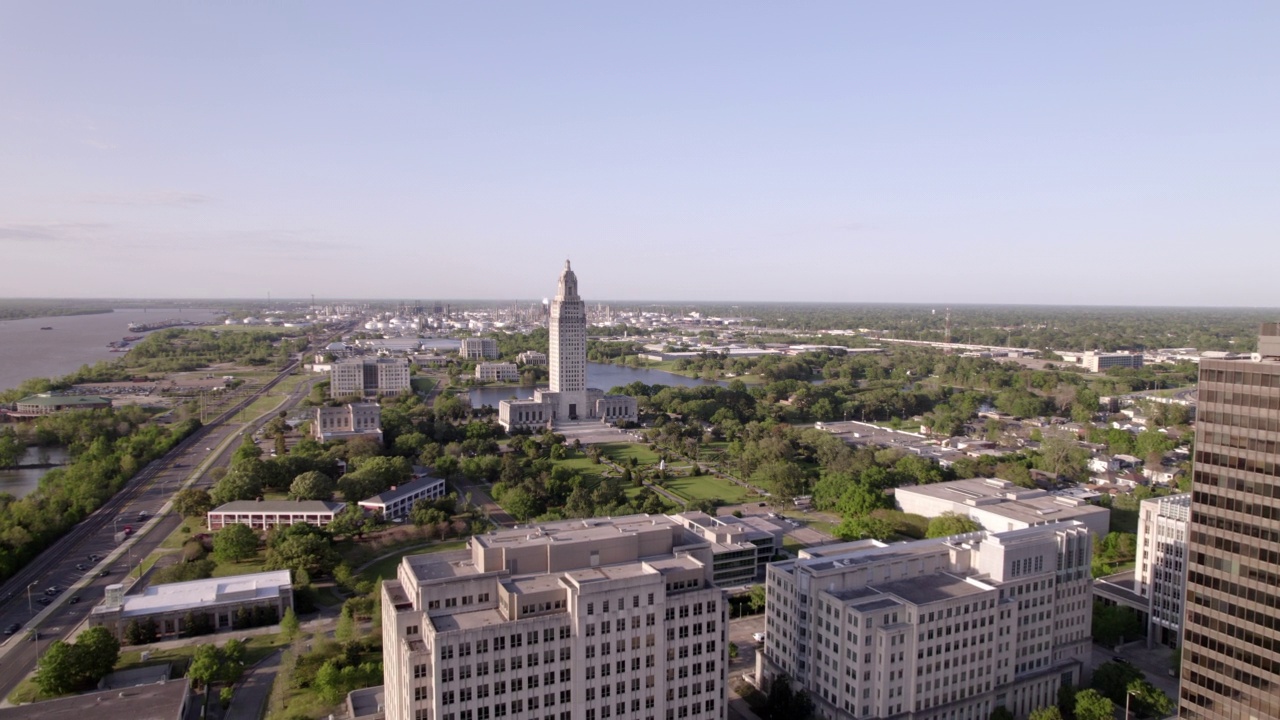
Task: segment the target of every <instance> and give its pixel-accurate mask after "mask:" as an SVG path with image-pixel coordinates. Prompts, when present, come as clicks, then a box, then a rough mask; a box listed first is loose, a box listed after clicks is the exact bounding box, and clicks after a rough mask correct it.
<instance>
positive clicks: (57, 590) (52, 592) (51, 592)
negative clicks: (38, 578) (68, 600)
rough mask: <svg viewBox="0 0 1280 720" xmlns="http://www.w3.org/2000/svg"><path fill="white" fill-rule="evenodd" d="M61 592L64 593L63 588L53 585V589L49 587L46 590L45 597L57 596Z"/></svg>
mask: <svg viewBox="0 0 1280 720" xmlns="http://www.w3.org/2000/svg"><path fill="white" fill-rule="evenodd" d="M60 592H62V588H61V587H59V586H57V585H53V586H51V587H47V588H45V589H44V594H45V595H57V594H58V593H60Z"/></svg>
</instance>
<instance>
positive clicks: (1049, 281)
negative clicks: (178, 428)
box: [0, 0, 1280, 306]
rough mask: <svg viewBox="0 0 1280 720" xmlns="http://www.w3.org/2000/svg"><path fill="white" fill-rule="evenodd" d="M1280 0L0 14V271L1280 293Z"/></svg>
mask: <svg viewBox="0 0 1280 720" xmlns="http://www.w3.org/2000/svg"><path fill="white" fill-rule="evenodd" d="M1278 38H1280V4H1277V3H1275V2H1271V1H1264V2H1251V3H1245V2H1229V3H1225V4H1224V3H1204V2H1135V3H1115V2H1105V3H1103V2H1098V3H1088V2H1082V3H1026V2H1007V3H983V2H976V3H961V2H952V1H948V2H937V3H925V2H879V1H876V2H870V1H867V2H853V1H851V0H841V1H840V2H816V1H815V2H804V3H780V2H770V3H753V2H683V1H682V2H643V3H616V2H583V3H566V2H504V3H492V2H491V3H462V2H458V3H425V2H406V3H391V2H381V3H351V2H341V3H335V2H270V3H260V2H236V3H227V2H206V3H194V2H171V1H168V0H166V1H165V2H160V1H155V2H141V1H138V2H122V3H108V2H98V1H96V0H95V1H93V2H57V1H51V0H38V1H31V2H18V1H16V0H14V1H11V2H6V3H4V4H3V5H0V257H2V258H4V262H3V266H4V270H3V278H4V280H3V283H0V294H3V295H5V296H55V297H56V296H112V297H115V296H130V297H174V296H178V297H265V296H266V294H267V293H268V292H269V293H271V294H272V295H273V296H275V297H302V296H307V295H311V294H313V293H314V294H315V295H317V296H330V297H332V296H343V297H374V298H397V299H399V298H403V299H428V300H429V299H434V298H537V297H542V296H545V295H549V294H551V293H553V292H554V289H555V279H556V276H557V274H558V272H559V270H560V267H561V266H562V264H563V261H564V259H565V258H566V257H568V258H571V259H572V260H573V261H574V267H575V269H576V270H577V271H578V275H579V278H580V282H581V287H582V292H583V295H584V297H586V298H588V299H589V300H605V299H635V300H642V299H670V300H678V299H684V300H726V301H731V300H732V301H737V300H784V301H834V302H895V301H902V302H955V303H960V302H997V303H1070V304H1076V303H1085V304H1178V305H1254V306H1280V292H1278V291H1277V287H1280V285H1278V284H1277V277H1278V273H1277V267H1278V266H1280V39H1278Z"/></svg>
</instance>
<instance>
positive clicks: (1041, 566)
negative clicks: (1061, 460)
mask: <svg viewBox="0 0 1280 720" xmlns="http://www.w3.org/2000/svg"><path fill="white" fill-rule="evenodd" d="M1091 550H1092V545H1091V538H1090V533H1089V529H1088V527H1087V526H1086V525H1084V524H1083V523H1081V522H1078V521H1075V520H1064V521H1062V522H1058V523H1050V524H1047V525H1037V526H1034V527H1029V528H1024V529H1021V530H1007V531H1004V532H986V531H981V532H974V533H968V534H965V535H956V536H953V537H949V538H937V539H933V540H918V541H915V542H907V543H896V544H892V545H886V544H884V543H881V542H878V541H875V540H862V541H858V542H854V543H845V544H840V545H829V546H826V547H821V548H811V549H809V550H802V551H801V552H800V557H799V559H796V560H790V561H785V562H778V563H773V564H771V565H769V569H768V579H767V581H766V585H765V613H766V620H765V622H766V632H765V646H764V652H763V653H758V654H757V655H756V675H757V677H758V678H760V682H761V684H762V685H763V686H765V687H768V686H769V684H770V683H773V682H779V681H781V680H780V679H781V678H783V677H786V678H789V679H790V681H791V682H793V683H795V684H797V685H798V686H800V687H803V688H804V689H806V690H808V691H809V695H810V696H811V697H812V698H813V700H814V703H815V705H816V706H817V707H816V709H817V711H818V715H819V716H820V717H825V718H843V719H851V720H862V719H863V718H895V719H898V720H987V718H989V717H990V716H991V713H992V711H994V710H995V709H996V708H997V707H1004V708H1006V709H1008V710H1009V711H1011V712H1012V713H1013V714H1014V715H1015V716H1017V717H1026V715H1027V714H1028V713H1030V712H1031V711H1033V710H1036V709H1038V708H1042V707H1048V706H1051V705H1055V704H1056V703H1057V693H1058V688H1059V687H1060V686H1062V685H1064V684H1069V685H1080V684H1081V681H1082V676H1083V673H1084V661H1085V660H1086V659H1088V657H1089V652H1090V647H1091V643H1090V628H1091V624H1092V600H1091V597H1090V592H1089V588H1090V584H1091V583H1092V576H1091V574H1090V571H1089V570H1090V562H1091V559H1092V552H1091Z"/></svg>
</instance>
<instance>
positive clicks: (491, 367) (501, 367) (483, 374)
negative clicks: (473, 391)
mask: <svg viewBox="0 0 1280 720" xmlns="http://www.w3.org/2000/svg"><path fill="white" fill-rule="evenodd" d="M519 379H520V369H519V368H517V367H516V364H515V363H496V362H482V363H477V364H476V380H479V381H480V382H516V381H517V380H519Z"/></svg>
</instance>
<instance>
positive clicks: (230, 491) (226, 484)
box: [210, 468, 262, 505]
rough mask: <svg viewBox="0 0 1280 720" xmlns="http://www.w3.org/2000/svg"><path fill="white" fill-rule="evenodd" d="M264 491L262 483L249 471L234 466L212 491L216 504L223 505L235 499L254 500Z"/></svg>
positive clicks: (211, 494)
mask: <svg viewBox="0 0 1280 720" xmlns="http://www.w3.org/2000/svg"><path fill="white" fill-rule="evenodd" d="M261 492H262V483H261V481H260V480H259V479H258V478H255V477H253V476H252V475H251V474H250V473H248V472H241V471H240V470H239V469H238V468H233V469H232V471H231V472H229V473H227V475H226V477H224V478H222V479H221V480H219V481H218V484H216V485H214V486H213V492H212V493H210V496H211V498H212V501H213V504H214V505H223V504H225V503H229V502H232V501H235V500H252V499H254V498H256V497H258V495H259V494H260V493H261Z"/></svg>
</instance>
